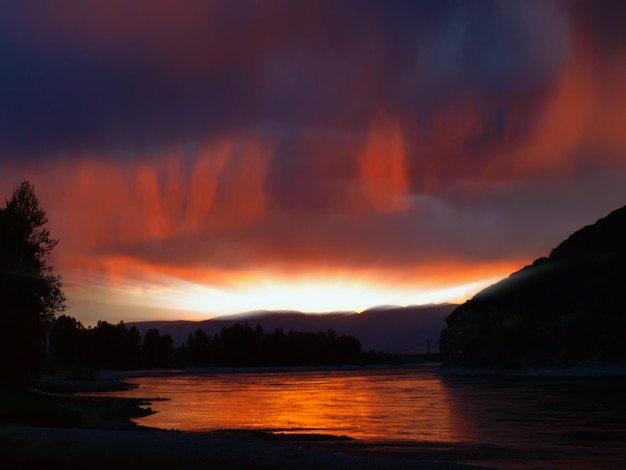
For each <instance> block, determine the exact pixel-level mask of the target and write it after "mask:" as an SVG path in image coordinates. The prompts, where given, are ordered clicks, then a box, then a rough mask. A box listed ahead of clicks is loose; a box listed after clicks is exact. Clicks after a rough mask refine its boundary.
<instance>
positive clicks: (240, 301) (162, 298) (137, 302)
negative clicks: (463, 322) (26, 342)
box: [73, 275, 503, 323]
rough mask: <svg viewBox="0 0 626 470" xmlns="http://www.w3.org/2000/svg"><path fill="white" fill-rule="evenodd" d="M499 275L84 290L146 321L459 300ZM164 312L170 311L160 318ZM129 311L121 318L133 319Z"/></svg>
mask: <svg viewBox="0 0 626 470" xmlns="http://www.w3.org/2000/svg"><path fill="white" fill-rule="evenodd" d="M502 277H503V276H492V277H488V278H484V279H480V280H473V281H471V282H466V283H459V282H456V283H450V282H448V283H443V282H441V283H439V284H436V285H433V284H432V283H431V284H430V285H425V284H424V285H421V286H420V285H418V284H416V285H411V286H406V285H403V286H398V287H390V286H385V285H383V284H381V283H380V282H374V281H372V280H367V279H356V280H355V279H350V278H347V277H341V276H335V277H332V276H331V277H328V276H324V277H323V278H315V277H311V278H306V279H302V278H300V279H298V278H296V279H290V280H288V279H284V280H278V279H271V278H266V277H263V276H258V278H256V279H254V280H252V279H250V278H248V279H247V280H246V283H242V284H239V285H238V284H234V285H228V286H221V287H210V286H207V285H205V284H202V283H198V282H192V281H188V280H184V279H178V278H173V277H171V276H165V275H158V276H157V277H156V278H154V279H152V280H151V282H146V281H142V282H138V281H135V282H130V281H125V282H124V283H123V284H122V283H118V285H117V286H112V285H110V284H109V285H107V284H108V283H106V282H102V283H100V285H98V286H93V285H92V286H89V289H90V291H91V292H93V290H94V287H95V289H96V290H98V291H99V293H98V297H100V298H105V299H108V300H107V303H108V304H109V305H110V306H109V307H108V308H109V309H110V310H111V311H120V312H123V311H124V310H125V309H127V308H130V309H132V310H133V311H134V312H137V311H138V310H139V311H141V312H143V313H142V314H141V316H142V317H143V318H142V319H152V320H175V319H185V320H206V319H209V318H216V317H220V316H224V315H232V314H238V313H246V312H252V311H260V310H297V311H302V312H307V313H324V312H335V311H353V312H361V311H364V310H367V309H370V308H374V307H377V306H383V305H397V306H407V305H423V304H436V303H461V302H463V301H465V300H467V299H469V298H471V297H472V296H473V295H474V294H475V293H476V292H478V291H480V290H481V289H483V288H485V287H487V286H488V285H490V284H493V283H494V282H497V281H498V280H499V279H501V278H502ZM73 289H74V292H73V295H74V296H75V297H76V296H79V297H80V295H81V294H80V291H81V289H80V287H79V286H74V288H73ZM87 300H89V299H87ZM113 306H115V307H113ZM112 307H113V308H112ZM164 311H170V312H175V314H174V313H172V314H170V315H169V318H164V317H163V316H164ZM151 312H152V313H151ZM134 316H136V315H134ZM134 316H131V318H121V319H123V320H124V321H135V320H137V319H136V318H134ZM174 317H176V318H174ZM181 317H182V318H181ZM88 323H89V322H88Z"/></svg>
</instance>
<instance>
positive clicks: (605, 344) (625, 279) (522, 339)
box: [440, 207, 626, 371]
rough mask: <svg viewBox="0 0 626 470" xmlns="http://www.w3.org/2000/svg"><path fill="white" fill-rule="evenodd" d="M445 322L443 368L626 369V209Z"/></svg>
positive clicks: (584, 231) (492, 288)
mask: <svg viewBox="0 0 626 470" xmlns="http://www.w3.org/2000/svg"><path fill="white" fill-rule="evenodd" d="M446 324H447V328H445V329H444V330H443V331H442V333H441V339H440V350H441V353H442V358H443V368H444V370H445V369H487V370H492V371H510V370H516V369H537V368H571V367H581V366H597V365H609V364H610V365H618V367H619V366H620V365H621V366H623V367H624V370H626V207H623V208H621V209H618V210H616V211H614V212H612V213H611V214H609V215H608V216H607V217H605V218H603V219H600V220H598V221H597V222H596V223H595V224H593V225H590V226H587V227H584V228H582V229H581V230H579V231H577V232H576V233H574V234H573V235H571V236H570V237H569V238H568V239H567V240H565V241H564V242H562V243H561V244H560V245H559V246H558V247H557V248H555V249H554V250H552V253H551V254H550V256H548V257H547V258H539V259H537V260H536V261H535V262H534V263H533V264H532V265H530V266H526V267H525V268H523V269H522V270H520V271H518V272H516V273H514V274H512V275H510V276H509V277H508V278H506V279H504V280H502V281H500V282H498V283H496V284H494V285H492V286H490V287H488V288H487V289H485V290H483V291H481V292H479V293H478V294H477V295H476V296H474V298H472V299H471V300H469V301H467V302H466V303H464V304H463V305H461V306H459V307H458V308H457V309H455V310H454V311H453V312H452V313H451V314H450V315H449V316H448V317H447V318H446Z"/></svg>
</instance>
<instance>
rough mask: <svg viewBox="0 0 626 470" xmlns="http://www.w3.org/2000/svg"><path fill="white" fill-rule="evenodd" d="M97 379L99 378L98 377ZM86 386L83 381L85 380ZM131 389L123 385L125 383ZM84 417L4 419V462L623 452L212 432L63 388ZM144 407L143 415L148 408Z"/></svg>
mask: <svg viewBox="0 0 626 470" xmlns="http://www.w3.org/2000/svg"><path fill="white" fill-rule="evenodd" d="M94 382H98V383H97V384H96V383H94ZM89 383H90V384H91V385H93V387H94V388H97V389H102V388H112V387H127V386H128V385H129V384H128V383H126V384H125V385H124V384H123V382H122V381H120V380H113V381H111V382H107V379H105V378H101V379H99V380H98V381H89ZM85 387H86V385H85ZM125 389H127V388H122V390H125ZM41 396H42V397H43V398H45V399H46V400H48V399H52V400H58V401H60V402H63V406H65V408H66V409H69V410H71V411H72V413H78V414H80V416H81V417H82V422H81V424H80V425H72V424H71V423H70V425H69V426H68V425H66V426H57V427H45V426H41V425H37V426H33V425H23V424H15V423H14V424H3V425H0V468H3V469H4V468H7V469H9V468H24V467H34V468H37V467H41V468H43V467H44V466H50V464H53V465H54V466H55V467H62V468H69V469H72V468H85V466H89V467H90V468H93V469H101V468H102V469H105V468H106V469H109V468H111V467H113V466H114V467H116V468H118V470H121V469H125V468H129V469H130V468H133V469H134V468H137V466H140V467H153V468H168V469H169V468H190V469H195V468H198V469H200V468H218V469H220V468H258V467H263V468H304V469H307V468H310V469H313V468H315V469H317V468H354V469H357V468H359V469H360V468H365V469H369V468H371V469H379V468H391V469H395V468H398V469H399V468H426V469H444V468H446V469H452V470H456V469H477V468H480V469H485V468H510V469H523V468H559V467H562V468H565V467H568V468H572V462H576V465H575V466H574V467H573V468H594V466H596V467H597V465H598V464H601V465H603V466H605V467H607V468H617V467H619V466H620V465H623V463H624V459H625V456H624V455H623V452H622V453H620V452H618V451H616V450H611V449H595V450H594V453H591V454H590V453H589V449H585V448H581V449H568V451H567V452H562V451H560V450H559V449H547V448H533V449H529V448H516V447H514V446H513V445H511V446H506V447H502V446H500V447H498V446H495V445H490V444H484V443H472V442H426V441H399V440H396V441H376V440H360V439H352V438H350V437H349V436H336V435H329V434H306V433H294V434H291V433H280V432H275V433H273V432H266V431H254V430H246V429H223V430H216V431H212V432H192V431H177V430H166V429H160V428H153V427H145V426H140V425H137V424H135V423H133V422H132V421H131V419H132V418H133V417H137V416H138V415H136V413H138V412H139V413H145V414H150V413H151V409H150V408H148V409H145V408H142V406H146V405H149V404H150V401H151V400H150V399H148V398H146V399H133V398H125V397H98V396H81V395H64V394H59V393H56V392H48V394H47V395H41ZM145 414H144V415H145ZM138 464H140V465H138Z"/></svg>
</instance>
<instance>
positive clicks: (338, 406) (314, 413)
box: [128, 369, 459, 442]
mask: <svg viewBox="0 0 626 470" xmlns="http://www.w3.org/2000/svg"><path fill="white" fill-rule="evenodd" d="M130 380H131V381H132V382H134V383H138V384H139V385H140V388H138V389H135V390H132V391H130V392H128V393H129V394H132V396H137V397H142V396H143V397H145V396H151V397H154V396H160V397H167V398H170V400H169V401H160V402H154V403H153V404H152V408H153V409H154V410H156V411H157V413H156V414H154V415H151V416H148V417H145V418H141V419H140V420H139V423H140V424H142V425H146V426H155V427H160V428H166V429H171V428H174V429H180V430H186V431H209V430H215V429H249V430H267V431H272V432H283V433H328V434H335V435H347V436H350V437H353V438H357V439H371V440H420V441H444V442H455V441H458V440H459V436H457V434H456V431H455V428H454V421H453V418H452V416H451V412H450V408H449V404H448V400H447V399H446V394H445V393H443V390H442V385H441V381H440V379H439V377H438V376H437V375H436V374H435V373H434V371H426V372H425V371H424V370H415V369H399V370H357V371H323V372H320V371H309V372H294V371H290V372H262V373H228V374H204V375H176V376H168V377H137V378H133V379H130Z"/></svg>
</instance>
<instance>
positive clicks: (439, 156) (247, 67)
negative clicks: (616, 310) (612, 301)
mask: <svg viewBox="0 0 626 470" xmlns="http://www.w3.org/2000/svg"><path fill="white" fill-rule="evenodd" d="M148 5H149V7H148ZM6 6H7V8H6V9H5V11H4V14H3V16H2V18H0V31H2V33H1V34H0V68H2V70H4V71H5V73H4V74H2V75H1V76H0V101H1V103H2V111H1V113H0V161H1V162H2V167H3V172H2V174H1V175H0V189H2V193H4V194H6V195H8V194H10V191H11V190H12V188H13V187H14V186H15V185H16V184H17V183H18V182H19V180H21V179H24V178H26V179H30V180H32V181H33V182H34V183H35V185H36V188H37V192H38V194H40V196H41V198H42V201H43V202H44V206H45V207H47V208H49V212H50V215H51V217H50V220H51V224H52V231H53V234H57V235H58V236H59V237H60V238H61V245H59V246H60V248H59V253H58V254H56V255H55V256H56V257H57V258H56V261H55V262H57V263H58V265H59V266H60V267H61V268H62V269H63V271H64V272H68V273H70V272H71V273H74V274H72V276H75V279H76V282H77V283H79V282H81V281H80V279H83V281H84V282H85V283H86V284H89V282H87V281H85V279H100V278H102V279H125V278H133V277H137V278H142V280H146V281H148V280H150V279H151V276H152V275H154V274H155V273H157V274H159V275H166V274H167V275H174V274H172V273H176V274H175V275H176V276H179V277H180V278H185V279H187V280H190V279H192V278H195V279H203V280H206V281H207V282H209V281H211V282H213V281H215V282H226V279H227V278H228V279H230V281H228V282H233V281H232V279H234V278H233V277H232V276H230V274H228V273H231V274H233V273H236V276H238V277H237V278H238V279H240V278H245V276H246V274H245V272H246V269H248V270H256V271H255V272H256V274H258V273H263V272H267V273H270V274H271V273H278V274H280V275H281V276H285V277H286V278H289V277H290V276H295V275H296V273H298V272H304V271H306V272H313V271H315V272H318V273H322V272H325V271H333V272H337V271H338V270H346V271H350V270H351V271H352V272H353V273H356V272H367V273H369V274H368V275H371V273H372V272H374V271H377V270H378V272H379V273H381V272H384V275H381V276H382V277H383V278H385V277H386V278H387V279H391V278H392V277H393V276H392V274H390V273H392V272H395V273H396V276H397V277H395V278H393V282H399V281H397V279H398V278H404V279H411V280H413V281H414V280H415V278H416V276H422V277H424V276H427V274H425V273H427V272H429V270H430V272H437V273H438V276H440V277H446V276H448V277H450V276H453V275H456V276H460V275H461V274H453V273H454V272H455V271H459V272H467V273H470V272H479V271H480V272H481V273H482V274H483V275H485V276H492V275H494V272H495V270H497V269H501V268H502V266H503V265H506V266H511V265H514V264H515V263H516V262H524V260H530V259H532V258H534V257H536V256H539V255H541V254H545V253H546V252H547V250H549V248H552V247H553V245H554V244H555V243H557V242H558V241H559V240H560V239H562V238H563V237H564V236H566V235H568V233H569V232H570V231H571V230H573V229H575V228H577V226H578V224H584V223H589V222H592V221H593V220H594V219H595V218H597V217H600V216H602V215H604V214H605V213H606V212H608V211H610V210H611V209H613V208H614V207H616V206H618V205H621V204H623V201H624V200H626V194H625V193H624V190H623V189H622V186H623V185H622V184H621V183H620V179H619V178H620V177H621V176H622V175H623V172H624V171H626V158H624V157H625V156H624V153H625V152H626V138H625V137H624V135H625V134H624V132H623V123H624V122H625V121H626V114H625V113H626V111H625V110H626V87H625V86H624V83H626V81H625V80H624V79H625V78H626V46H625V44H626V41H624V39H625V34H626V33H624V32H623V28H621V25H622V24H623V21H621V19H623V18H622V17H623V15H624V12H625V9H624V8H622V6H621V3H619V2H617V3H614V2H603V3H602V5H599V4H598V3H597V2H590V1H574V2H560V1H544V0H536V1H524V2H517V1H511V2H506V1H505V2H491V1H479V2H471V3H469V2H466V1H462V0H457V1H424V2H412V1H406V2H403V1H399V2H387V3H385V2H375V1H362V0H361V1H350V0H349V1H342V2H334V1H330V0H320V1H311V2H306V3H305V4H303V3H299V2H291V1H279V0H275V1H268V2H262V3H261V2H256V1H250V2H247V1H244V2H237V3H233V2H226V1H207V2H195V1H192V0H181V1H179V2H170V1H157V2H149V4H148V2H145V3H144V2H131V3H129V2H125V1H121V0H109V1H106V2H105V1H94V2H89V3H85V2H80V1H72V0H58V1H55V2H52V1H45V0H33V1H32V2H28V3H22V2H8V3H7V5H6ZM572 208H576V210H575V211H574V210H573V209H572ZM537 227H540V228H537ZM62 247H65V248H63V249H62ZM444 265H445V268H444V267H440V268H437V266H444ZM477 266H488V267H489V266H490V268H489V269H490V270H491V271H490V272H489V273H487V272H486V271H481V270H480V269H478V267H477ZM494 266H499V268H497V269H496V268H494ZM394 270H395V271H394ZM398 273H400V274H398ZM411 273H412V274H411ZM416 273H419V274H416ZM248 274H249V273H248ZM256 274H255V275H256ZM268 275H269V274H268ZM468 275H469V274H468ZM233 276H234V274H233ZM144 278H145V279H144ZM90 282H91V281H90ZM94 282H95V281H94Z"/></svg>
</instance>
